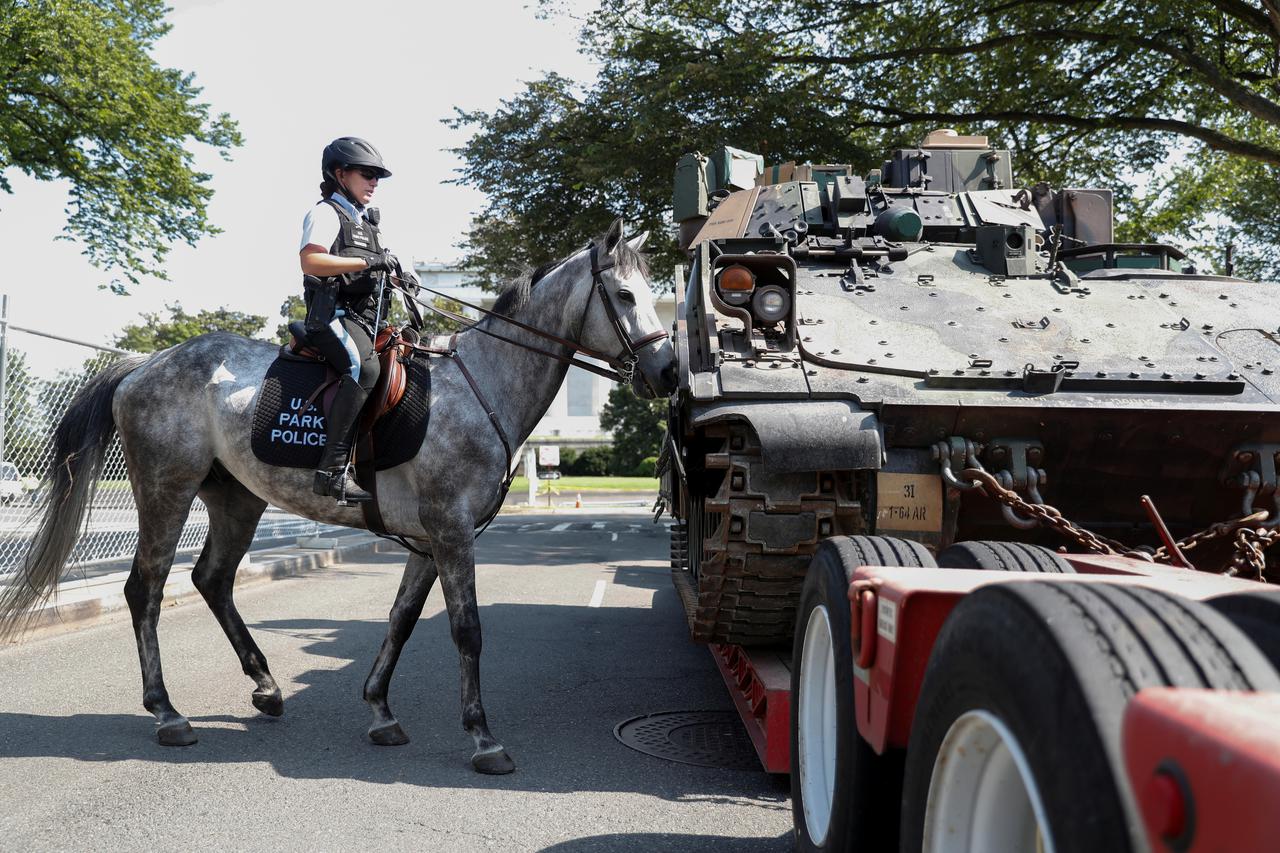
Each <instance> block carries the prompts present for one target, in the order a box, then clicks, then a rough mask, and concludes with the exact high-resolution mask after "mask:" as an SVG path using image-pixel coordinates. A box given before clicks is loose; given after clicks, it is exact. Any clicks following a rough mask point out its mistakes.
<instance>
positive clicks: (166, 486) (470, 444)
mask: <svg viewBox="0 0 1280 853" xmlns="http://www.w3.org/2000/svg"><path fill="white" fill-rule="evenodd" d="M643 242H644V235H641V236H640V237H637V238H635V239H633V240H631V241H630V243H628V242H626V241H624V240H623V239H622V222H621V220H619V221H617V222H615V223H614V224H613V227H612V228H611V229H610V230H609V232H608V234H606V235H605V237H604V238H602V239H601V240H600V241H597V242H596V243H594V244H593V246H594V247H595V248H594V250H591V249H590V248H589V249H587V250H583V251H581V252H578V253H577V254H576V255H573V256H572V257H570V258H568V259H566V260H564V261H562V262H561V263H559V264H558V265H555V266H554V267H552V268H551V269H550V270H549V271H545V273H544V274H543V275H541V276H539V275H538V274H537V273H535V274H534V276H533V277H531V278H526V279H524V280H522V281H520V282H518V283H516V284H515V285H513V286H512V288H511V289H510V290H508V291H507V292H506V293H504V294H503V295H502V296H501V297H500V298H499V300H498V304H497V305H495V310H496V311H499V312H503V313H506V314H508V315H510V316H512V317H515V318H518V319H519V320H520V321H521V322H523V323H524V324H526V325H528V326H531V327H534V328H537V329H541V330H543V331H545V332H549V333H551V334H553V335H557V336H559V337H561V338H565V339H568V340H571V341H573V342H575V343H578V344H581V345H582V346H583V347H584V348H589V349H592V350H596V351H598V352H602V353H615V352H619V351H622V352H623V353H626V352H627V351H628V350H630V349H634V358H635V359H636V364H635V373H634V378H633V380H632V383H631V384H632V388H633V390H635V391H636V393H638V394H640V395H641V396H645V397H655V396H665V395H667V394H669V393H671V392H672V391H673V390H674V382H675V371H674V360H673V355H672V349H671V344H670V341H669V340H668V339H667V338H666V336H665V335H664V334H663V330H662V326H661V323H660V322H659V320H658V317H657V314H656V313H655V311H654V307H653V296H652V293H651V291H650V286H649V280H648V274H647V271H646V267H645V264H644V260H643V258H642V256H640V255H639V253H638V250H639V247H640V245H641V244H642V243H643ZM597 258H598V260H596V259H597ZM593 262H594V263H598V264H599V267H600V268H603V269H593ZM544 269H545V268H544ZM597 281H598V282H599V283H600V284H601V285H602V286H603V290H599V291H598V292H599V293H600V295H601V296H606V297H607V299H608V300H609V302H610V304H609V305H608V306H606V305H604V304H603V302H602V300H601V299H600V298H599V297H598V296H596V297H593V296H592V294H593V293H594V292H597V288H596V286H595V283H596V282H597ZM535 285H536V286H535ZM611 315H612V316H611ZM485 322H486V323H489V324H493V323H494V321H493V320H486V321H485ZM503 333H504V334H506V335H508V336H509V337H510V338H512V339H517V340H521V341H524V342H527V343H532V344H541V343H542V342H541V341H539V340H538V339H537V338H536V337H534V336H533V335H531V334H529V333H528V332H526V331H524V330H521V329H519V328H504V329H503ZM624 337H625V338H626V340H623V338H624ZM646 339H648V342H645V343H643V344H642V345H639V346H635V347H633V346H632V345H633V344H636V343H637V342H644V341H646ZM544 346H545V345H544ZM550 348H551V349H553V350H555V351H556V352H558V353H561V354H563V355H568V354H569V348H568V347H565V346H560V345H553V346H551V347H550ZM457 351H458V354H459V356H460V358H461V360H462V361H463V363H465V365H466V368H467V369H468V370H470V372H471V374H472V376H473V377H474V379H475V381H476V383H477V387H478V389H479V391H481V392H482V393H483V396H484V397H485V399H487V400H488V401H490V402H491V403H492V404H493V405H494V407H495V409H496V411H495V415H496V419H497V426H498V427H500V428H501V430H502V431H503V432H505V434H506V436H507V437H508V439H509V440H510V441H511V444H512V447H513V448H514V447H518V446H519V444H520V443H522V442H523V441H524V439H525V438H527V437H528V435H529V433H530V432H531V431H532V430H533V428H534V425H535V424H537V422H538V421H539V419H541V417H542V415H543V414H544V413H545V412H546V410H547V407H548V406H549V405H550V404H551V401H552V399H553V398H554V397H555V395H556V391H557V389H558V388H559V387H560V385H561V383H562V381H563V380H564V377H565V373H566V371H567V370H568V368H567V366H565V365H564V364H562V363H560V362H557V361H553V360H551V359H548V358H547V357H546V356H543V355H538V354H536V353H533V352H530V351H528V350H526V349H521V348H518V347H515V346H512V345H511V344H509V343H505V342H503V341H499V340H495V339H494V338H492V337H489V336H486V335H483V334H481V333H480V332H478V331H473V332H464V333H462V334H460V335H459V336H458V338H457ZM276 353H277V347H276V346H275V345H273V344H269V343H266V342H264V341H253V340H248V339H246V338H243V337H240V336H238V335H232V334H226V333H214V334H208V335H202V336H201V337H198V338H194V339H192V340H190V341H187V342H185V343H182V344H179V345H178V346H175V347H172V348H170V349H167V350H164V351H163V352H159V353H156V354H154V355H152V356H149V357H137V358H128V359H122V360H120V361H118V362H116V363H114V364H112V365H110V366H108V367H107V368H106V369H104V370H103V371H102V372H101V373H99V374H98V375H97V376H96V377H95V378H94V379H93V380H92V381H91V382H90V383H89V384H88V385H87V386H86V387H85V388H84V389H83V390H82V391H81V392H80V393H79V394H78V395H77V396H76V398H75V400H74V401H73V402H72V404H71V407H70V408H69V409H68V411H67V413H66V415H65V416H64V417H63V419H62V421H61V422H60V423H59V424H58V427H57V430H56V432H55V437H54V443H55V454H54V464H53V466H52V470H51V473H50V478H51V480H52V483H51V487H50V489H49V497H48V498H47V500H48V501H49V506H48V508H47V509H46V510H45V512H44V515H43V517H42V520H41V523H40V526H39V529H38V531H37V533H36V536H35V538H34V540H33V542H32V544H31V546H30V549H29V551H28V553H27V556H26V559H25V562H24V564H23V566H22V567H21V569H20V570H19V572H18V574H17V576H16V577H15V578H13V579H12V581H11V585H10V586H9V587H8V589H7V590H5V591H4V592H3V593H0V636H4V635H5V634H8V633H12V632H14V631H16V630H20V629H21V627H22V622H23V617H24V616H25V615H26V614H27V613H28V612H29V611H30V609H31V608H32V607H33V606H34V605H35V604H37V603H39V602H41V601H43V600H45V599H47V598H48V596H49V595H50V594H51V592H52V591H53V590H54V589H55V587H56V585H57V581H58V578H59V576H60V575H61V573H62V570H63V566H64V564H65V562H66V559H67V555H68V554H69V553H70V551H71V548H72V546H73V545H74V543H75V539H76V536H77V533H78V531H79V529H80V526H81V522H82V520H83V518H84V514H85V510H86V508H87V507H88V505H89V503H90V501H91V498H92V491H93V488H92V486H93V483H94V481H95V480H96V479H97V476H98V474H99V472H100V471H101V468H102V462H103V454H104V452H105V450H106V448H107V446H108V443H109V441H110V439H111V435H112V433H113V432H114V431H116V430H118V431H119V433H120V440H121V443H122V445H123V447H124V454H125V460H126V462H127V464H128V470H129V480H130V482H131V483H132V486H133V494H134V498H135V500H136V501H137V505H138V527H139V531H138V549H137V552H136V554H135V556H134V559H133V569H132V571H131V572H130V574H129V579H128V581H127V582H126V584H125V597H126V598H127V599H128V603H129V610H130V612H131V614H132V616H133V628H134V633H135V635H136V637H137V642H138V656H139V658H140V660H141V664H142V680H143V697H142V703H143V705H144V706H145V707H146V708H147V710H148V711H150V712H151V713H153V714H154V715H155V717H156V720H157V722H158V728H157V736H158V738H159V740H160V743H162V744H166V745H186V744H191V743H194V742H195V740H196V736H195V733H194V732H193V731H192V729H191V725H190V724H189V723H188V722H187V719H186V718H185V717H184V716H183V715H182V714H180V713H178V711H177V709H175V708H174V706H173V703H172V702H171V701H170V699H169V694H168V691H167V690H166V689H165V685H164V679H163V677H162V674H161V670H160V649H159V645H158V642H157V638H156V622H157V618H158V617H159V614H160V603H161V598H162V594H163V590H164V583H165V578H166V577H167V575H168V573H169V568H170V565H171V564H172V562H173V556H174V550H175V548H176V546H177V542H178V536H179V533H180V531H181V530H182V526H183V523H184V522H185V520H186V517H187V513H188V511H189V509H190V507H191V503H192V500H193V499H194V498H196V497H197V496H198V497H200V499H201V500H203V501H204V503H205V506H207V507H208V510H209V535H208V538H207V539H206V540H205V544H204V549H203V550H202V551H201V553H200V557H199V559H198V561H197V562H196V566H195V570H194V572H193V574H192V580H193V581H194V583H195V586H196V588H197V589H199V590H200V593H201V594H202V595H203V596H204V599H205V601H206V602H207V603H208V605H209V607H210V609H211V610H212V611H213V614H214V616H215V617H216V618H217V620H218V622H219V623H220V624H221V625H222V628H223V630H224V631H225V632H226V634H227V638H228V639H229V640H230V641H231V645H232V647H233V648H234V649H235V651H236V654H237V655H238V656H239V658H240V663H241V665H242V666H243V668H244V672H245V674H246V675H248V676H249V677H250V678H252V679H253V680H254V682H255V683H256V685H257V689H255V690H254V691H253V694H252V701H253V704H254V706H255V707H257V708H258V709H259V710H260V711H262V712H264V713H266V714H270V715H273V716H278V715H280V714H281V713H283V711H284V702H283V699H282V697H281V694H280V688H279V687H278V686H277V685H276V682H275V679H274V678H272V677H271V673H270V672H269V671H268V669H267V661H266V659H265V658H264V657H263V655H262V652H261V651H259V649H258V646H257V644H256V643H254V641H253V638H252V637H250V635H249V631H248V629H247V628H246V627H245V624H244V620H243V619H241V617H240V615H239V613H237V612H236V607H235V604H234V602H233V601H232V586H233V582H234V579H235V574H236V567H237V566H238V565H239V563H240V559H241V557H242V556H244V553H245V551H246V550H247V549H248V547H249V544H250V542H251V540H252V539H253V534H254V530H255V528H256V527H257V524H258V519H259V517H260V516H261V515H262V512H263V510H264V508H265V507H266V505H267V503H272V504H274V505H276V506H278V507H281V508H283V509H285V510H288V511H290V512H293V513H297V514H298V515H302V516H306V517H307V518H311V519H315V520H317V521H321V522H327V523H332V524H342V525H346V526H349V527H363V526H364V520H363V517H362V514H361V511H360V509H359V508H358V507H344V506H341V505H339V504H337V503H336V502H335V501H334V500H333V499H332V498H328V497H320V496H317V495H314V494H312V491H311V477H312V474H311V471H310V470H308V469H298V468H279V467H273V466H270V465H266V464H264V463H262V462H260V461H259V460H258V459H257V458H256V457H255V456H254V454H253V452H252V450H251V449H250V429H251V426H252V421H253V412H254V406H255V403H256V400H257V397H258V389H259V386H260V385H261V383H262V380H263V376H264V375H265V374H266V372H267V368H268V367H269V366H270V365H271V363H272V361H273V360H274V359H275V357H276ZM431 370H432V374H431V402H430V427H429V429H428V432H427V437H426V440H425V442H424V444H423V446H422V448H421V449H420V450H419V451H418V454H417V456H416V457H414V459H412V460H411V461H409V462H406V463H405V464H403V465H400V466H397V467H395V468H391V469H388V470H386V471H382V472H379V474H378V495H379V505H380V507H381V510H382V516H383V519H384V522H385V525H386V528H387V530H389V531H391V532H393V533H397V534H401V535H403V536H404V537H405V538H406V539H408V540H409V541H411V542H414V543H417V545H418V546H419V548H420V549H421V550H423V551H426V552H429V553H430V554H431V555H432V557H426V556H422V555H419V554H412V555H411V556H410V557H409V560H408V563H407V564H406V565H405V569H404V578H403V580H402V581H401V584H400V589H399V592H397V593H396V600H395V604H394V605H393V606H392V609H391V614H390V620H389V621H390V625H389V627H388V632H387V638H386V640H384V641H383V643H382V648H381V649H380V650H379V652H378V657H377V659H376V660H375V662H374V664H373V670H372V672H370V674H369V677H368V680H367V681H366V682H365V686H364V698H365V701H366V702H368V703H369V706H370V707H371V708H372V710H373V722H372V725H371V726H370V728H369V737H370V739H371V740H372V741H373V742H374V743H377V744H384V745H394V744H403V743H407V742H408V737H407V736H406V735H405V733H404V731H403V730H402V729H401V728H400V725H399V723H397V722H396V719H395V717H394V716H393V715H392V713H391V709H390V707H389V706H388V704H387V688H388V685H389V683H390V680H391V673H392V670H393V669H394V667H395V665H396V660H397V659H398V658H399V656H400V651H401V649H402V648H403V647H404V643H405V641H406V640H407V639H408V638H409V634H410V633H411V632H412V631H413V628H414V624H415V623H416V622H417V620H418V617H419V616H420V615H421V613H422V607H423V604H424V602H425V601H426V598H427V594H428V593H429V592H430V590H431V586H432V584H433V583H434V582H435V580H436V578H437V577H439V578H440V585H441V587H442V588H443V590H444V598H445V606H446V608H447V610H448V613H449V625H450V628H451V631H452V635H453V640H454V643H455V644H456V645H457V648H458V654H459V656H460V658H461V670H462V723H463V727H464V728H465V729H466V730H467V732H468V733H469V734H470V735H471V736H472V738H474V739H475V747H476V751H475V754H474V755H473V756H472V759H471V761H472V765H473V766H474V767H475V769H476V770H478V771H480V772H483V773H507V772H510V771H511V770H513V769H514V767H515V765H514V763H513V762H512V761H511V759H510V757H508V755H507V753H506V751H505V750H504V749H503V748H502V745H501V744H499V743H498V741H497V740H495V739H494V737H493V735H492V734H490V732H489V726H488V724H487V722H486V721H485V713H484V707H483V705H482V704H481V701H480V645H481V642H480V619H479V613H478V610H477V607H476V592H475V551H474V531H475V529H476V526H477V523H478V522H480V521H482V520H484V519H486V518H488V517H489V516H490V514H491V513H493V512H495V511H496V510H497V506H496V504H497V502H498V501H500V500H501V492H500V490H499V485H500V484H501V483H503V481H504V479H505V477H506V475H507V465H508V460H507V453H506V451H504V449H503V446H502V441H501V440H500V439H499V436H498V430H497V428H496V427H495V424H494V423H493V422H491V421H490V418H489V415H488V413H486V411H485V409H484V407H483V406H482V405H481V403H480V402H479V400H478V395H477V392H476V391H475V390H473V389H472V387H471V386H470V385H469V384H468V382H467V381H466V379H465V378H464V376H463V375H462V374H461V372H460V368H459V365H458V363H457V361H456V360H453V359H448V358H435V357H433V358H432V368H431Z"/></svg>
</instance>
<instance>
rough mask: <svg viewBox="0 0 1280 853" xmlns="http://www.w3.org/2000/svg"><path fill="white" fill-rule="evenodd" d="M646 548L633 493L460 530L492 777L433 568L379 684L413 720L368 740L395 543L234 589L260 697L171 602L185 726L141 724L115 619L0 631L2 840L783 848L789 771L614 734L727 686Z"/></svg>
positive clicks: (654, 550) (208, 631)
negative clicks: (599, 509) (597, 509)
mask: <svg viewBox="0 0 1280 853" xmlns="http://www.w3.org/2000/svg"><path fill="white" fill-rule="evenodd" d="M667 557H668V543H667V537H666V531H665V529H663V528H662V527H661V526H652V525H649V524H648V523H647V521H646V520H645V519H644V518H643V517H637V516H635V515H630V516H605V515H598V516H595V515H593V516H582V515H577V514H575V515H574V516H573V517H571V518H569V517H565V516H564V515H557V516H549V517H538V516H531V515H521V516H515V517H507V516H504V517H502V518H500V519H499V520H498V521H497V522H495V524H494V527H493V528H492V529H491V530H490V531H489V532H488V533H486V534H485V535H484V536H483V537H482V538H481V539H480V541H479V543H478V563H479V564H480V565H479V568H478V571H477V585H478V589H479V595H480V603H481V620H482V622H483V626H484V657H483V664H482V677H483V685H484V698H485V704H486V710H487V711H488V715H489V720H490V724H491V726H492V728H493V730H494V733H495V735H497V737H498V738H499V739H500V740H502V741H503V743H504V744H505V745H506V747H507V749H508V750H509V751H510V753H511V755H512V757H513V758H514V759H515V761H516V764H517V767H518V769H517V770H516V772H515V773H513V774H511V775H509V776H502V777H486V776H479V775H477V774H475V773H473V772H472V770H471V768H470V764H469V757H470V754H471V742H470V738H469V737H467V735H466V734H465V733H464V732H463V731H462V729H461V724H460V716H459V714H460V712H459V706H458V661H457V655H456V652H455V651H454V649H453V645H452V642H451V640H450V638H449V631H448V624H447V617H446V616H445V614H444V611H443V602H442V599H441V596H440V591H439V587H438V586H437V588H436V589H435V590H433V591H432V594H431V598H430V599H429V600H428V603H427V608H426V611H425V612H424V614H423V619H422V621H421V622H420V623H419V625H418V628H417V631H416V632H415V634H414V636H413V637H412V639H411V640H410V642H409V644H408V646H407V648H406V650H405V653H404V656H403V657H402V658H401V660H400V664H399V667H398V669H397V672H396V677H395V680H394V681H393V682H392V693H391V700H392V708H393V709H394V710H395V712H396V714H397V715H398V717H399V719H400V722H401V724H402V725H403V726H404V728H405V729H406V731H407V732H408V734H409V735H410V737H412V738H413V742H412V743H410V744H409V745H407V746H402V747H375V746H372V745H370V744H369V743H368V741H367V740H366V739H365V737H364V732H365V729H366V727H367V725H368V712H367V709H366V707H365V705H364V703H363V702H362V701H361V700H360V698H359V697H360V690H361V686H362V684H363V680H364V678H365V676H366V675H367V673H368V670H369V666H370V665H371V663H372V660H373V656H374V654H375V653H376V651H377V649H378V646H379V644H380V643H381V641H382V637H383V635H384V633H385V625H386V612H387V610H388V608H389V606H390V603H391V601H392V598H393V597H394V594H395V590H396V586H397V583H398V580H399V568H400V566H401V565H402V563H403V559H402V557H400V556H397V555H391V554H388V555H381V556H378V557H374V558H372V559H370V560H369V561H368V562H363V563H359V564H345V565H341V566H339V567H337V568H331V569H326V570H323V571H321V572H316V573H313V574H311V575H307V576H304V577H300V578H294V579H289V580H282V581H275V582H271V583H264V584H259V585H253V586H249V587H247V588H244V589H243V590H241V591H240V592H239V594H238V600H239V602H240V606H241V611H242V613H243V614H244V615H245V618H246V621H247V622H248V623H249V626H250V629H251V630H252V631H253V632H254V635H255V636H256V638H257V640H258V642H259V644H260V645H261V646H262V648H263V651H264V653H265V654H266V655H267V658H268V660H269V661H270V665H271V669H272V672H273V673H274V674H275V676H276V678H277V679H278V680H279V681H280V685H281V688H282V689H283V691H284V694H285V715H284V717H282V718H280V719H272V718H268V717H264V716H261V715H259V714H257V713H256V712H255V711H254V709H253V707H252V706H251V705H250V704H249V692H250V690H251V687H252V685H251V684H250V682H249V680H248V679H247V678H246V677H245V676H243V675H242V674H241V672H240V668H239V665H238V663H237V662H236V660H235V657H234V655H233V654H232V652H231V649H230V647H229V646H228V644H227V642H226V640H225V638H224V637H223V636H222V633H221V631H220V630H219V629H218V627H217V625H216V623H215V622H214V620H213V619H212V618H211V616H210V615H209V613H208V611H207V610H206V609H205V607H204V606H203V604H199V603H192V604H185V605H182V606H179V607H172V608H166V610H165V611H164V613H163V614H162V617H161V620H160V638H161V643H162V650H163V654H164V664H165V674H166V679H167V683H168V687H169V692H170V694H171V696H172V697H173V700H174V703H175V704H176V705H177V707H178V708H179V710H181V711H183V713H185V714H187V715H188V717H189V718H190V719H191V722H192V724H193V725H194V726H195V727H196V729H197V732H198V734H199V735H200V742H199V743H198V744H196V745H195V746H191V747H186V748H173V747H169V748H166V747H161V746H159V745H158V744H157V743H156V742H155V740H154V737H153V733H152V728H153V725H152V722H151V717H150V715H148V714H146V712H145V711H143V709H142V707H141V695H140V694H141V688H140V679H139V676H138V666H137V657H136V654H135V651H134V643H133V636H132V631H131V630H130V627H129V625H128V622H127V620H126V621H116V622H113V623H110V624H105V625H98V626H95V627H91V628H85V629H82V630H78V631H72V632H69V633H65V634H62V635H57V636H51V637H45V638H41V639H37V640H33V641H29V642H26V643H23V644H21V645H17V646H11V647H9V648H7V649H0V685H2V689H0V849H3V850H27V849H45V850H47V849H84V850H89V849H93V850H103V849H112V850H142V849H146V850H157V849H161V850H170V849H192V848H201V849H217V850H232V849H234V850H273V851H276V850H299V849H306V850H312V851H314V850H339V849H353V848H354V849H391V850H400V849H406V850H407V849H414V850H441V851H454V850H457V851H475V850H504V851H505V850H547V851H556V853H570V851H572V853H579V852H580V851H620V853H629V852H630V851H636V853H639V851H646V853H647V852H648V851H744V852H745V851H780V850H790V849H791V847H792V844H791V835H790V827H791V815H790V803H789V799H788V795H787V791H786V786H785V784H780V783H779V782H778V781H777V780H775V779H773V778H771V777H769V776H767V775H766V774H764V773H763V772H744V771H736V770H719V769H710V768H700V767H693V766H688V765H683V764H677V763H672V762H668V761H664V760H661V759H657V758H652V757H649V756H646V755H642V754H640V753H637V752H633V751H632V750H629V749H627V748H626V747H624V746H622V745H621V744H619V743H618V742H617V741H616V740H615V739H614V736H613V728H614V726H615V725H616V724H617V723H619V722H621V721H623V720H626V719H629V718H632V717H635V716H637V715H640V714H645V713H651V712H657V711H672V710H702V709H729V708H731V704H730V702H729V699H728V696H727V694H726V693H725V690H724V686H723V684H722V683H721V681H720V678H719V675H718V674H717V672H716V670H715V667H714V665H713V663H712V661H711V658H710V656H709V654H708V652H707V651H706V649H705V648H702V647H699V646H694V645H692V644H690V643H689V642H688V641H687V640H686V635H685V629H684V622H683V615H682V613H681V611H680V607H679V603H678V601H677V599H676V596H675V593H674V591H673V590H672V589H671V586H670V580H669V577H668V571H667ZM600 582H603V585H601V583H600ZM593 600H594V601H597V602H598V606H591V605H592V602H593Z"/></svg>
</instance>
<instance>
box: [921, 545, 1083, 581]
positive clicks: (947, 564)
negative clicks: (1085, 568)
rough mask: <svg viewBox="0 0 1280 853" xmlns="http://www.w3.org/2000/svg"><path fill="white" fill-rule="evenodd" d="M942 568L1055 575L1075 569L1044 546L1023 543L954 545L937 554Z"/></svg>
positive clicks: (1071, 572) (1073, 572)
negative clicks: (1048, 573) (1049, 573)
mask: <svg viewBox="0 0 1280 853" xmlns="http://www.w3.org/2000/svg"><path fill="white" fill-rule="evenodd" d="M938 565H939V566H941V567H942V568H944V569H984V570H986V571H989V572H1057V573H1068V574H1075V571H1076V570H1075V568H1073V567H1072V565H1071V564H1070V563H1068V562H1067V561H1066V560H1064V559H1062V557H1061V556H1059V555H1058V554H1055V553H1054V552H1053V551H1050V550H1049V549H1048V548H1046V547H1044V546H1043V545H1028V544H1026V543H1025V542H983V541H973V542H957V543H956V544H954V545H952V546H951V547H949V548H946V549H944V550H943V552H942V553H941V554H939V555H938Z"/></svg>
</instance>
